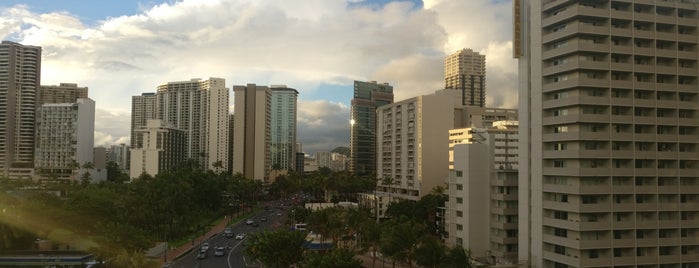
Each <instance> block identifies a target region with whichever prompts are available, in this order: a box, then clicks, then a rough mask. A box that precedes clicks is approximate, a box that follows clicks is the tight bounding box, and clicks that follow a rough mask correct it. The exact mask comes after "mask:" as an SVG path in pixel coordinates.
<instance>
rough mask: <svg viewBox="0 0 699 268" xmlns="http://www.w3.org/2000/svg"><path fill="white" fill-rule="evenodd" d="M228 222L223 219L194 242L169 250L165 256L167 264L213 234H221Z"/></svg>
mask: <svg viewBox="0 0 699 268" xmlns="http://www.w3.org/2000/svg"><path fill="white" fill-rule="evenodd" d="M228 221H229V219H227V218H226V219H223V220H222V221H221V222H219V223H218V224H216V225H215V226H214V227H212V228H211V230H209V232H207V233H206V234H205V235H203V236H199V237H197V238H195V239H194V242H192V243H185V244H184V245H182V246H180V247H178V248H175V249H172V250H169V251H168V252H167V254H166V255H167V262H172V261H174V260H175V259H177V258H179V257H181V256H183V255H184V254H187V252H189V251H191V250H192V249H194V248H196V247H198V246H199V244H200V243H202V242H204V241H206V240H207V239H209V238H211V237H212V236H214V235H215V234H218V233H220V232H223V229H225V228H226V225H227V224H228Z"/></svg>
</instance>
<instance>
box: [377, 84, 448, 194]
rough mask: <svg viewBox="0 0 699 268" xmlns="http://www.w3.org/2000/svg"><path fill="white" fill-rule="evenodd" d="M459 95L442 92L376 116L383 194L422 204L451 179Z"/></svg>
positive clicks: (387, 108) (399, 104) (379, 111)
mask: <svg viewBox="0 0 699 268" xmlns="http://www.w3.org/2000/svg"><path fill="white" fill-rule="evenodd" d="M459 97H460V94H459V91H455V90H439V91H437V92H435V93H433V94H430V95H423V96H418V97H414V98H410V99H407V100H403V101H399V102H395V103H392V104H388V105H384V106H381V107H379V108H377V110H376V117H377V124H376V133H377V135H376V136H377V137H376V144H377V148H376V150H377V158H378V161H377V170H376V173H377V178H379V179H380V180H381V179H382V178H386V177H388V178H392V179H393V181H394V184H393V185H384V184H383V183H382V182H381V181H379V183H378V185H377V188H378V190H379V192H386V193H390V195H391V196H392V198H400V199H408V200H418V199H420V198H421V197H422V196H424V195H426V194H429V193H430V191H431V190H432V188H434V187H435V186H445V183H446V179H447V177H448V175H449V159H448V157H449V154H448V152H449V142H448V141H449V129H452V128H454V124H453V122H454V120H453V118H454V108H455V107H457V106H459V105H460V98H459Z"/></svg>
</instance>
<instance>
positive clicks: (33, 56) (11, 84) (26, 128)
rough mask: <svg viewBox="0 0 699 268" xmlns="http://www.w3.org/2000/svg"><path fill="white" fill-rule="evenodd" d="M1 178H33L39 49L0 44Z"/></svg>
mask: <svg viewBox="0 0 699 268" xmlns="http://www.w3.org/2000/svg"><path fill="white" fill-rule="evenodd" d="M0 66H2V68H0V107H2V109H0V171H1V172H2V173H0V176H3V177H24V178H28V177H31V176H32V173H33V167H34V146H35V134H36V111H37V108H38V107H39V100H38V94H39V93H38V90H39V85H40V84H41V83H40V78H41V47H37V46H24V45H21V44H18V43H14V42H9V41H2V43H0Z"/></svg>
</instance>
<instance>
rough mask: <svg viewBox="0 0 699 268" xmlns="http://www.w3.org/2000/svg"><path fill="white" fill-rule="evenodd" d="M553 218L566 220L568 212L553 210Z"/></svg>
mask: <svg viewBox="0 0 699 268" xmlns="http://www.w3.org/2000/svg"><path fill="white" fill-rule="evenodd" d="M553 218H554V219H559V220H567V219H568V212H566V211H554V212H553Z"/></svg>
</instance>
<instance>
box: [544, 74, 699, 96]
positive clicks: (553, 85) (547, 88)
mask: <svg viewBox="0 0 699 268" xmlns="http://www.w3.org/2000/svg"><path fill="white" fill-rule="evenodd" d="M578 87H588V88H605V89H606V88H620V89H645V90H648V91H654V90H657V91H669V92H687V93H696V92H697V85H696V84H679V83H655V82H639V81H633V80H631V79H626V80H613V79H605V78H587V77H578V78H569V79H567V80H562V81H558V82H550V83H545V84H544V85H543V88H542V89H543V92H551V91H557V90H561V89H567V88H578Z"/></svg>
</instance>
